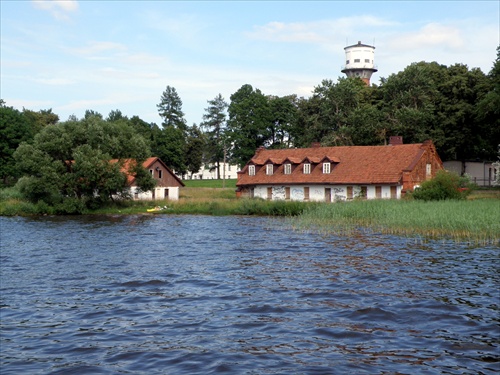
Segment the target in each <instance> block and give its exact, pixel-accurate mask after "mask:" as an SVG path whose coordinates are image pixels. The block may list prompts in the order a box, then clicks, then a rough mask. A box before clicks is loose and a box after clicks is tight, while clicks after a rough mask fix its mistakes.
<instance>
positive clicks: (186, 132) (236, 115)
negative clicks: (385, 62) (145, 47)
mask: <svg viewBox="0 0 500 375" xmlns="http://www.w3.org/2000/svg"><path fill="white" fill-rule="evenodd" d="M157 108H158V113H159V115H160V117H161V119H162V123H161V124H156V123H147V122H145V121H143V120H142V119H141V118H139V117H138V116H133V117H130V118H129V117H127V116H124V115H123V114H122V112H121V110H119V109H116V110H113V111H111V112H110V113H109V114H108V115H107V116H104V115H102V114H100V113H98V112H95V111H93V110H92V109H88V110H87V111H86V112H85V115H84V117H83V118H77V117H76V116H74V115H73V116H70V117H69V118H68V119H67V120H66V121H61V119H60V118H59V116H58V115H57V114H56V113H53V112H52V109H46V110H40V111H33V110H30V109H26V108H23V109H22V110H17V109H14V108H13V107H9V106H8V103H6V102H5V101H3V100H1V101H0V135H1V137H0V145H1V146H0V156H1V158H0V163H1V164H0V174H1V180H0V181H1V182H0V183H1V184H2V186H12V185H14V184H16V183H18V185H19V186H21V187H23V186H24V189H25V191H30V192H31V193H33V194H34V195H33V200H35V199H38V200H40V199H42V200H47V201H50V199H49V198H48V197H47V194H48V195H50V194H52V195H57V194H60V193H61V192H62V191H64V194H66V195H70V196H78V195H79V194H80V195H81V194H85V192H87V193H88V192H89V191H94V192H95V191H96V189H97V188H96V186H97V187H99V186H100V187H99V189H101V190H99V189H98V190H99V191H100V192H101V193H102V192H106V194H107V195H108V196H112V195H114V194H116V193H117V192H119V191H120V190H121V188H120V186H122V185H123V184H124V181H121V180H119V176H118V175H117V174H116V170H115V171H114V172H113V171H112V170H109V163H108V161H109V160H111V159H123V158H135V159H137V160H143V159H145V158H147V157H149V156H158V157H160V158H161V159H162V160H163V161H164V162H165V163H166V164H167V165H168V166H169V167H170V168H171V169H173V170H175V172H176V173H177V174H179V175H183V176H189V175H190V174H192V173H195V172H197V171H198V170H199V169H200V167H201V165H202V164H204V163H207V164H211V165H215V166H218V164H219V163H221V162H222V161H223V160H226V161H228V162H231V163H234V164H238V165H240V166H243V165H245V164H246V163H247V161H248V160H249V159H250V158H251V157H252V156H253V155H254V153H255V150H256V149H257V148H259V147H260V146H264V147H266V148H289V147H308V146H310V145H311V143H312V142H320V143H321V145H322V146H344V145H383V144H386V142H387V141H388V139H389V137H390V136H393V135H399V136H402V137H403V140H404V143H418V142H423V141H425V140H427V139H431V140H432V141H433V142H434V144H435V145H436V148H437V151H438V153H439V155H440V157H441V159H442V160H443V161H446V160H487V161H495V160H497V159H498V156H499V154H498V153H499V144H500V47H499V48H497V57H496V60H495V61H494V62H492V69H491V71H490V72H488V73H483V72H482V71H481V70H480V69H477V68H473V69H469V68H468V67H467V66H466V65H463V64H459V63H457V64H455V65H451V66H445V65H441V64H439V63H437V62H416V63H412V64H410V65H409V66H407V67H406V68H405V69H404V70H403V71H401V72H398V73H395V74H391V75H389V76H388V77H387V78H382V79H381V80H380V83H379V84H378V85H376V84H372V85H371V86H367V85H365V84H364V83H363V82H362V81H361V80H360V79H357V78H338V80H337V81H336V82H334V81H332V80H329V79H325V80H323V81H322V82H321V83H320V84H319V85H318V86H316V87H314V90H313V91H312V93H311V95H310V97H308V98H304V97H298V96H297V95H294V94H290V95H288V96H283V97H278V96H275V95H270V94H265V93H263V92H261V90H259V89H258V88H254V87H252V85H251V84H244V85H242V86H241V87H240V89H238V90H237V91H236V92H235V93H233V94H232V95H231V96H230V97H229V99H228V100H226V99H225V98H223V97H222V95H221V94H218V95H217V96H215V97H214V98H213V99H211V100H207V108H205V113H204V115H203V119H202V121H201V122H200V123H199V124H192V125H188V124H187V123H186V120H185V118H184V112H183V110H182V100H181V98H180V97H179V95H178V94H177V91H176V89H175V88H174V87H171V86H168V85H167V86H166V89H165V91H164V92H163V93H161V96H160V100H159V103H158V104H157ZM68 160H72V161H74V165H71V166H68V163H67V161H68ZM77 162H78V163H77ZM75 169H76V171H77V172H78V173H79V174H76V172H75ZM85 173H86V175H85ZM92 173H93V174H94V176H93V181H94V182H93V183H92V184H90V182H89V181H88V180H89V178H90V177H85V181H86V184H87V185H88V186H82V183H81V181H82V175H85V176H88V175H90V174H92ZM113 173H115V174H113ZM78 176H79V177H78ZM143 177H144V189H147V188H148V186H150V184H151V181H148V179H147V176H143ZM117 179H118V180H117ZM110 180H113V181H114V185H113V186H111V187H110V186H105V185H106V184H104V182H103V181H110ZM99 184H101V185H99ZM68 189H69V190H68ZM85 189H87V190H85ZM89 189H90V190H89ZM106 194H102V195H103V196H105V195H106Z"/></svg>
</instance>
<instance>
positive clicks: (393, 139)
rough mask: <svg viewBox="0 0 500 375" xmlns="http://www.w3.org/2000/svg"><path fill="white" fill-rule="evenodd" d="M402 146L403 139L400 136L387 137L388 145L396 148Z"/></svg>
mask: <svg viewBox="0 0 500 375" xmlns="http://www.w3.org/2000/svg"><path fill="white" fill-rule="evenodd" d="M402 144H403V137H401V136H400V135H393V136H390V137H389V145H391V146H396V145H402Z"/></svg>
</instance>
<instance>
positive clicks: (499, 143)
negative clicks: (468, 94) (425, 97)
mask: <svg viewBox="0 0 500 375" xmlns="http://www.w3.org/2000/svg"><path fill="white" fill-rule="evenodd" d="M487 79H488V83H487V87H486V90H485V92H484V95H481V96H480V97H479V98H478V102H477V105H476V106H475V108H474V115H475V119H476V123H477V126H478V129H477V132H478V133H479V134H481V138H482V142H481V144H480V145H479V147H478V150H476V152H480V153H481V156H483V157H484V158H485V159H489V160H495V152H496V150H499V149H500V46H498V47H497V57H496V60H495V62H494V64H493V68H492V69H491V71H490V72H489V73H488V77H487ZM498 175H500V173H499V174H498ZM498 175H497V176H498Z"/></svg>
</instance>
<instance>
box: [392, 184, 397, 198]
mask: <svg viewBox="0 0 500 375" xmlns="http://www.w3.org/2000/svg"><path fill="white" fill-rule="evenodd" d="M397 197H398V192H397V187H396V186H391V198H392V199H396V198H397Z"/></svg>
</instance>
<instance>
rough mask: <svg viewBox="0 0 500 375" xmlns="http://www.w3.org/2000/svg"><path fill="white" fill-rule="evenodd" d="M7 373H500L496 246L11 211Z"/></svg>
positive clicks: (266, 225) (252, 221) (230, 223)
mask: <svg viewBox="0 0 500 375" xmlns="http://www.w3.org/2000/svg"><path fill="white" fill-rule="evenodd" d="M0 225H1V227H0V229H1V253H0V257H1V258H0V262H1V263H0V271H1V273H0V297H1V300H0V328H1V337H0V338H1V342H0V350H1V358H0V360H1V362H0V372H1V373H2V374H3V375H6V374H219V373H226V374H494V373H498V372H499V371H500V353H499V350H500V331H499V329H500V328H499V327H500V317H499V315H500V309H499V288H500V263H499V262H500V260H499V250H500V249H499V248H498V247H494V246H491V247H474V248H471V247H468V246H467V245H465V244H464V245H461V244H456V243H453V242H448V241H434V242H428V243H421V242H420V241H417V240H414V239H408V238H401V237H396V236H387V235H381V234H377V233H371V234H370V233H368V232H363V231H360V232H359V233H358V234H356V235H354V236H351V237H342V236H324V235H323V236H321V235H318V234H313V233H306V232H300V231H293V230H290V229H289V228H288V226H287V223H286V221H284V220H282V219H281V220H280V219H270V218H256V217H234V216H232V217H210V216H169V215H137V216H135V215H131V216H81V217H40V218H19V217H15V218H5V217H2V218H0Z"/></svg>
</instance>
